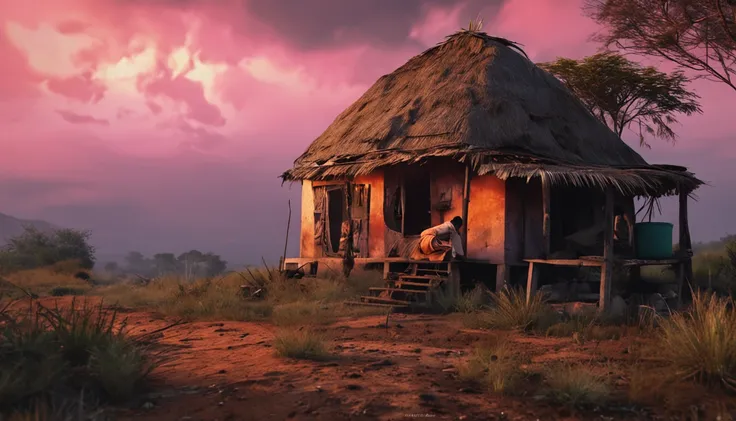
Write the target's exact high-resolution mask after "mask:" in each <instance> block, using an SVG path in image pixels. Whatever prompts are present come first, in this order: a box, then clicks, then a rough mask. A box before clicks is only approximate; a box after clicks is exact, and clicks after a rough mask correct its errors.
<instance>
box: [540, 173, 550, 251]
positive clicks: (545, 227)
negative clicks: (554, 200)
mask: <svg viewBox="0 0 736 421" xmlns="http://www.w3.org/2000/svg"><path fill="white" fill-rule="evenodd" d="M550 193H551V191H550V186H549V180H547V177H546V175H544V174H542V212H543V213H542V215H543V218H544V219H543V220H542V236H543V238H544V258H545V259H547V258H549V251H550V231H551V228H550V220H549V213H550V195H551V194H550Z"/></svg>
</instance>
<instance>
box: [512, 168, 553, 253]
mask: <svg viewBox="0 0 736 421" xmlns="http://www.w3.org/2000/svg"><path fill="white" fill-rule="evenodd" d="M505 222H506V224H505V232H506V239H505V240H506V255H505V260H506V263H507V264H515V263H520V262H521V261H523V259H533V258H541V257H543V256H544V235H543V232H542V229H543V227H542V224H543V215H542V183H541V182H540V181H539V179H537V178H534V179H532V180H530V181H529V182H527V181H526V179H521V178H510V179H509V180H508V181H506V221H505Z"/></svg>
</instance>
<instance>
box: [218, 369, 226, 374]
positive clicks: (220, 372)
mask: <svg viewBox="0 0 736 421" xmlns="http://www.w3.org/2000/svg"><path fill="white" fill-rule="evenodd" d="M225 373H227V370H220V371H218V372H217V374H225Z"/></svg>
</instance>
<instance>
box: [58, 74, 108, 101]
mask: <svg viewBox="0 0 736 421" xmlns="http://www.w3.org/2000/svg"><path fill="white" fill-rule="evenodd" d="M46 87H47V88H48V89H49V91H51V92H53V93H55V94H59V95H62V96H65V97H67V98H70V99H74V100H77V101H80V102H87V103H97V102H99V101H100V100H101V99H102V98H103V97H104V96H105V91H106V90H107V88H106V87H105V86H104V85H103V84H101V83H100V82H99V81H96V80H93V79H92V72H85V73H83V74H80V75H77V76H71V77H67V78H52V79H48V80H47V81H46Z"/></svg>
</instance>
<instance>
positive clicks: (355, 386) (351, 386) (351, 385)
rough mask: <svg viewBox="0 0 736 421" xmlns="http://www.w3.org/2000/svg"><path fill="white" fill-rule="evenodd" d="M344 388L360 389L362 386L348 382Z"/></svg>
mask: <svg viewBox="0 0 736 421" xmlns="http://www.w3.org/2000/svg"><path fill="white" fill-rule="evenodd" d="M345 388H346V389H347V390H361V389H362V388H363V386H361V385H359V384H349V385H347V386H345Z"/></svg>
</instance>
